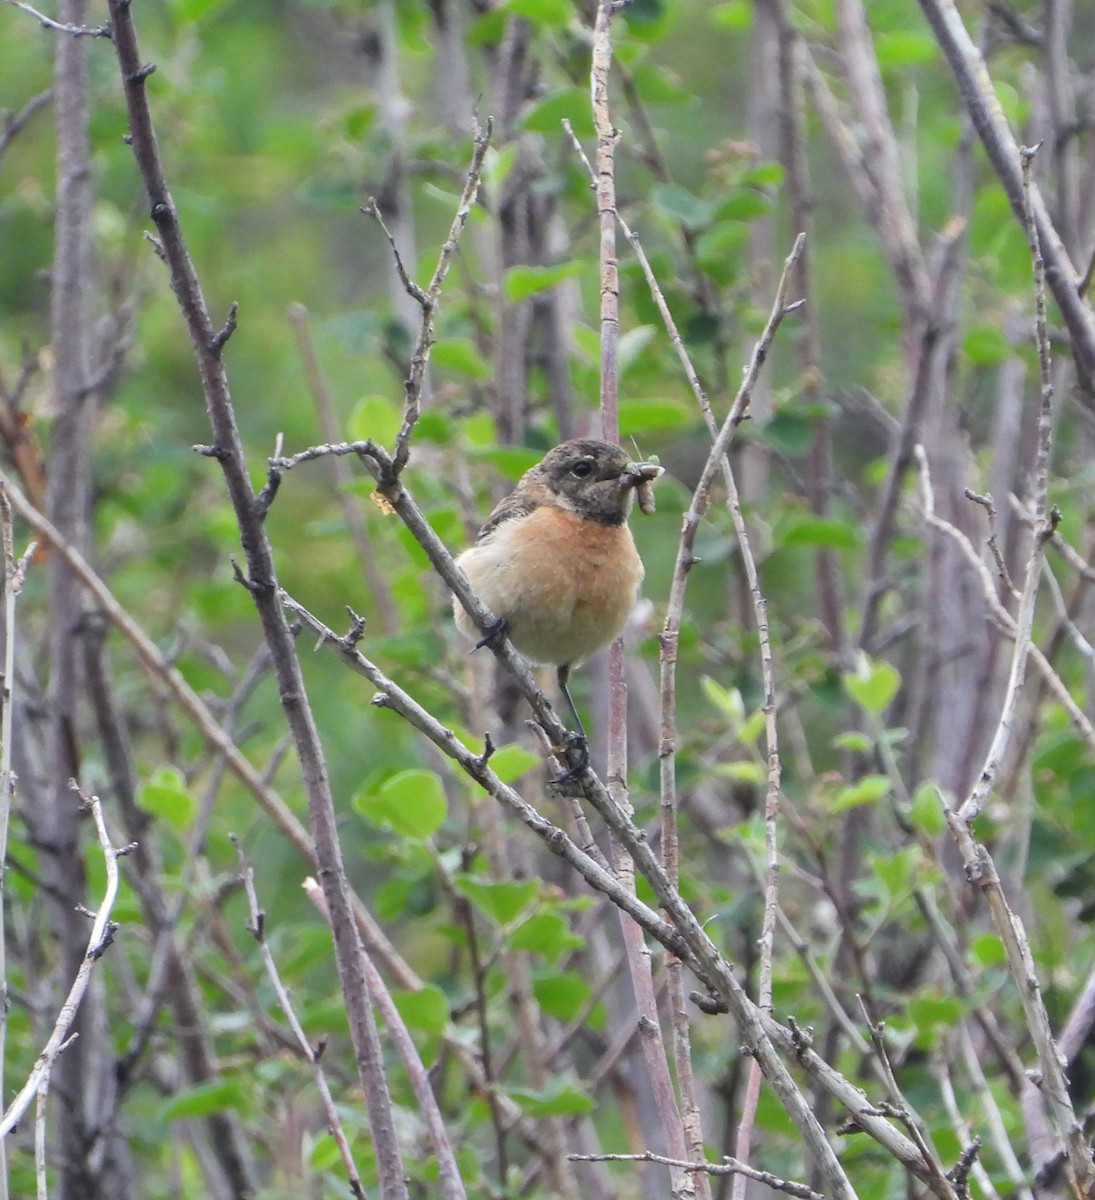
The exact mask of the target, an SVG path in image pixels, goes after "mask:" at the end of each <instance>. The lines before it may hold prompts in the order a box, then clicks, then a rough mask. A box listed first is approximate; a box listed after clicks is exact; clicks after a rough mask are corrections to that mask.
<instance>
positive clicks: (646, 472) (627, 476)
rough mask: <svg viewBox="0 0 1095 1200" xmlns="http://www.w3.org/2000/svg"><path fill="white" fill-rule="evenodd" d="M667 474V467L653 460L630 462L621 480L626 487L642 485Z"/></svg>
mask: <svg viewBox="0 0 1095 1200" xmlns="http://www.w3.org/2000/svg"><path fill="white" fill-rule="evenodd" d="M664 474H665V467H660V466H659V465H658V464H657V463H653V462H638V463H628V464H627V466H626V467H625V468H624V473H623V474H622V475H621V476H620V482H621V483H622V484H624V486H625V487H641V486H642V485H643V484H644V483H653V482H654V480H655V479H657V478H658V477H659V476H661V475H664Z"/></svg>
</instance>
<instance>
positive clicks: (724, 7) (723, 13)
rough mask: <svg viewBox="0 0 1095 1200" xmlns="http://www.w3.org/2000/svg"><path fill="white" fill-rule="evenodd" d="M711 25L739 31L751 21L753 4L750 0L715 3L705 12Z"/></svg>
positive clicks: (735, 31)
mask: <svg viewBox="0 0 1095 1200" xmlns="http://www.w3.org/2000/svg"><path fill="white" fill-rule="evenodd" d="M707 19H708V20H709V21H710V22H711V24H712V25H717V26H719V28H721V29H730V30H732V31H733V32H734V33H741V32H743V31H744V30H746V29H748V28H749V26H750V25H752V23H753V5H752V2H751V0H730V3H729V4H716V5H715V7H714V8H713V9H711V11H710V12H709V13H708V14H707Z"/></svg>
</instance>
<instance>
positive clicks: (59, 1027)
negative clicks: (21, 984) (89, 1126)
mask: <svg viewBox="0 0 1095 1200" xmlns="http://www.w3.org/2000/svg"><path fill="white" fill-rule="evenodd" d="M72 790H73V793H74V795H75V797H76V800H77V802H79V803H80V804H81V805H82V806H83V807H85V808H86V809H87V811H88V812H90V814H91V819H92V820H93V821H94V822H95V832H96V833H97V834H98V836H99V846H100V847H101V849H102V852H103V861H104V863H105V865H106V886H105V888H104V889H103V899H102V901H101V902H100V904H99V907H98V909H97V910H96V911H95V914H94V919H93V921H92V923H91V934H90V935H89V937H88V939H87V950H86V952H85V954H84V958H83V961H82V962H81V964H80V969H79V970H78V971H77V972H76V978H75V979H73V981H72V986H71V987H70V988H69V991H68V995H67V996H66V997H65V1002H64V1003H63V1004H62V1005H61V1009H60V1011H59V1012H58V1014H57V1020H56V1021H55V1022H54V1025H53V1031H52V1033H50V1035H49V1039H48V1040H47V1042H46V1044H45V1046H44V1047H43V1048H42V1052H41V1054H39V1055H38V1060H37V1062H36V1063H35V1064H34V1068H33V1069H32V1070H31V1073H30V1075H29V1076H28V1077H27V1081H26V1083H24V1084H23V1086H22V1088H21V1089H20V1091H19V1094H18V1095H17V1096H16V1097H15V1099H14V1100H12V1102H11V1104H9V1105H8V1107H7V1110H6V1111H5V1112H4V1116H3V1119H2V1120H0V1138H6V1137H7V1136H8V1134H9V1133H11V1131H12V1130H13V1129H14V1128H15V1126H16V1125H17V1124H18V1123H19V1121H20V1120H21V1119H22V1117H23V1114H24V1113H25V1112H26V1111H27V1109H28V1108H29V1107H30V1104H31V1101H32V1100H34V1098H35V1097H36V1096H37V1094H38V1089H39V1088H40V1087H41V1086H42V1083H43V1081H44V1080H45V1079H46V1078H47V1077H48V1075H49V1072H50V1071H52V1069H53V1064H54V1063H55V1062H56V1061H57V1056H58V1055H59V1054H60V1053H61V1050H62V1049H63V1048H64V1046H65V1045H66V1044H67V1042H68V1040H69V1039H68V1033H69V1030H70V1029H71V1028H72V1022H73V1021H74V1020H75V1019H76V1012H77V1009H79V1007H80V1002H81V1001H82V1000H83V998H84V993H85V992H86V991H87V986H88V984H89V983H90V982H91V972H92V971H93V970H94V969H95V964H96V963H97V962H98V961H99V959H100V958H101V957H102V956H103V953H104V952H105V951H106V949H107V947H108V946H109V945H110V944H111V942H112V941H113V940H114V932H115V930H116V929H117V926H116V925H115V924H114V922H113V921H111V919H110V913H111V910H112V909H113V907H114V901H115V899H116V898H117V895H118V859H119V858H121V857H122V856H123V855H125V854H127V853H128V852H129V851H130V849H132V847H131V846H124V847H122V849H120V850H116V849H115V848H114V846H113V844H112V843H111V840H110V835H109V833H108V832H107V828H106V822H105V820H104V819H103V806H102V804H101V802H100V800H99V797H98V796H87V797H85V796H84V795H82V793H81V792H80V790H79V788H77V786H76V784H75V782H73V784H72Z"/></svg>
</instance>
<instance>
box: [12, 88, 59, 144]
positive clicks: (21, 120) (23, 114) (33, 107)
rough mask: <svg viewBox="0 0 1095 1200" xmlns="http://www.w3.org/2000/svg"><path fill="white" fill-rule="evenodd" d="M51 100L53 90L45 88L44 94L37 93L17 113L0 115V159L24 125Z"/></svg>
mask: <svg viewBox="0 0 1095 1200" xmlns="http://www.w3.org/2000/svg"><path fill="white" fill-rule="evenodd" d="M52 99H53V89H52V88H47V89H46V91H44V92H39V93H38V95H37V96H31V98H30V99H29V100H28V101H27V102H26V104H24V105H23V107H22V108H21V109H20V110H19V111H18V112H17V113H12V112H5V113H2V114H0V158H3V157H4V151H5V150H7V148H8V147H9V146H10V145H11V143H12V141H13V140H14V139H15V137H16V136H17V135H18V134H19V133H20V132H21V130H22V129H23V127H24V126H25V125H26V123H27V122H28V121H29V120H30V119H31V117H33V116H34V114H35V113H36V112H38V111H39V110H40V109H43V108H45V106H46V105H47V104H49V102H50V101H51V100H52Z"/></svg>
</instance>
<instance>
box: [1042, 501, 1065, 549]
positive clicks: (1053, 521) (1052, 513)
mask: <svg viewBox="0 0 1095 1200" xmlns="http://www.w3.org/2000/svg"><path fill="white" fill-rule="evenodd" d="M1061 520H1062V516H1061V510H1060V509H1059V508H1058V507H1057V505H1056V504H1054V505H1053V507H1052V508H1050V510H1049V512H1048V513H1047V514H1046V523H1045V526H1044V527H1043V529H1042V531H1041V533H1039V535H1038V540H1039V541H1040V542H1041V543H1042V545H1045V543H1046V542H1048V541H1049V540H1050V538H1051V537H1053V535H1054V534H1055V533H1056V532H1057V526H1058V525H1060V523H1061Z"/></svg>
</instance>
